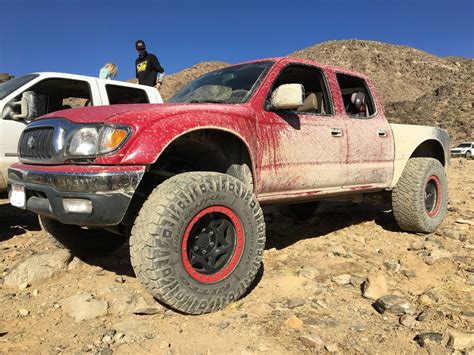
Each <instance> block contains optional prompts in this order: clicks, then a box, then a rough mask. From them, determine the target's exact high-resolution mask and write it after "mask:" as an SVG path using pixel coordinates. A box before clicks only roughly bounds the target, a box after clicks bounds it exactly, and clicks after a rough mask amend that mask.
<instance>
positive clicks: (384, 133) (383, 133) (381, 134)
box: [379, 129, 387, 138]
mask: <svg viewBox="0 0 474 355" xmlns="http://www.w3.org/2000/svg"><path fill="white" fill-rule="evenodd" d="M379 137H381V138H385V137H387V131H386V130H384V129H381V130H380V131H379Z"/></svg>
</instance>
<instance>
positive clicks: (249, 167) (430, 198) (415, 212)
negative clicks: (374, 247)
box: [9, 58, 449, 314]
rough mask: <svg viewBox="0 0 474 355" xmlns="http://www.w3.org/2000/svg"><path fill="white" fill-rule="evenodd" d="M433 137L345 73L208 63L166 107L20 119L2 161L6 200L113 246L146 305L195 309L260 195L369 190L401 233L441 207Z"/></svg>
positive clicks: (214, 299) (243, 245) (299, 207)
mask: <svg viewBox="0 0 474 355" xmlns="http://www.w3.org/2000/svg"><path fill="white" fill-rule="evenodd" d="M448 147H449V136H448V134H447V132H446V131H445V130H442V129H438V128H433V127H423V126H408V125H396V124H389V123H388V122H387V120H386V119H385V116H384V111H383V107H382V103H381V102H380V99H379V97H378V95H377V93H376V90H375V89H374V87H373V85H372V83H371V81H370V80H369V79H368V78H366V77H365V76H363V75H360V74H357V73H354V72H352V71H349V70H346V69H342V68H337V67H330V66H325V65H322V64H318V63H314V62H309V61H304V60H298V59H290V58H274V59H262V60H258V61H253V62H247V63H243V64H238V65H234V66H229V67H226V68H224V69H221V70H217V71H214V72H211V73H208V74H206V75H204V76H202V77H200V78H198V79H196V80H194V81H193V82H191V83H190V84H188V85H187V86H186V87H184V88H183V89H182V90H181V91H180V92H179V93H177V94H176V95H175V96H174V97H173V98H172V99H171V100H170V101H169V102H168V103H167V104H162V105H152V104H143V105H117V106H109V107H91V108H80V109H73V110H64V111H61V112H57V113H52V114H49V115H46V116H43V117H42V118H40V119H38V120H36V121H34V122H33V123H31V124H30V125H28V126H27V128H26V129H25V130H24V132H23V135H22V137H21V139H20V143H19V146H18V156H19V159H20V163H17V164H15V165H13V166H12V167H11V168H10V169H9V187H10V201H11V203H12V204H13V205H15V206H17V207H20V208H25V209H28V210H30V211H33V212H36V213H38V214H39V215H40V222H41V225H42V227H43V229H44V230H45V231H46V232H47V233H48V235H50V236H52V237H53V238H54V239H55V240H56V241H57V242H58V243H59V244H60V245H62V246H63V247H67V248H69V249H70V250H71V251H72V252H74V253H76V254H78V255H84V254H87V253H90V252H93V251H95V252H105V251H107V250H110V249H113V248H116V247H118V246H120V245H122V244H123V243H124V242H125V241H127V240H129V243H130V254H131V261H132V265H133V268H134V270H135V273H136V275H137V277H138V278H139V279H140V281H141V282H142V283H143V284H144V285H145V286H146V287H147V288H148V289H149V291H150V292H151V293H152V294H153V295H154V296H155V297H156V298H158V299H160V300H161V301H163V302H164V303H166V304H168V305H169V306H171V307H174V308H175V309H178V310H180V311H183V312H186V313H193V314H199V313H204V312H211V311H215V310H217V309H220V308H222V307H224V306H225V305H226V304H228V303H229V302H231V301H233V300H236V299H238V298H239V297H240V296H242V294H243V293H244V292H245V291H246V290H247V288H248V287H249V285H250V284H251V282H252V281H253V280H254V278H255V276H256V274H257V272H258V270H259V268H260V264H261V260H262V252H263V249H264V246H265V222H264V216H263V213H262V210H261V208H260V205H263V204H293V205H290V206H293V208H292V210H293V212H295V213H298V212H300V213H306V212H307V211H308V209H311V208H312V207H313V206H314V202H315V201H317V200H320V199H326V198H335V197H337V198H341V197H346V196H353V195H361V194H364V195H367V194H382V195H385V196H387V195H388V196H389V197H390V198H391V200H392V205H393V212H394V215H395V219H396V220H397V222H398V224H399V226H400V228H401V229H404V230H407V231H414V232H426V233H429V232H433V231H434V230H435V229H436V228H437V226H438V225H439V224H440V223H441V222H442V220H443V218H444V215H445V213H446V203H447V181H446V174H445V173H446V170H447V166H448V163H449V148H448Z"/></svg>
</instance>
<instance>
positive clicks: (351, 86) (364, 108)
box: [337, 73, 375, 118]
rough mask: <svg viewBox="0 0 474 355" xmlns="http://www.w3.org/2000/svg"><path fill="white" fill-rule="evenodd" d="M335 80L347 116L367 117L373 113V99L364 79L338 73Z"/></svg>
mask: <svg viewBox="0 0 474 355" xmlns="http://www.w3.org/2000/svg"><path fill="white" fill-rule="evenodd" d="M337 82H338V83H339V87H340V88H341V94H342V99H343V101H344V107H345V109H346V113H347V115H348V116H349V117H354V118H368V117H371V116H373V115H374V114H375V105H374V100H373V98H372V95H371V93H370V91H369V88H368V87H367V84H366V82H365V80H363V79H361V78H358V77H355V76H351V75H347V74H341V73H338V74H337Z"/></svg>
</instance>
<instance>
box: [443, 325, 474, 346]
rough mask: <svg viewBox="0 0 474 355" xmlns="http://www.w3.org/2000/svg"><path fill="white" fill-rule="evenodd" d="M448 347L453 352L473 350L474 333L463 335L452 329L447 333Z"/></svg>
mask: <svg viewBox="0 0 474 355" xmlns="http://www.w3.org/2000/svg"><path fill="white" fill-rule="evenodd" d="M448 346H449V347H450V348H453V349H455V350H471V349H473V348H474V333H463V332H460V331H457V330H453V329H452V330H450V331H449V341H448Z"/></svg>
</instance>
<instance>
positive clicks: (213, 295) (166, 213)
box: [130, 172, 265, 314]
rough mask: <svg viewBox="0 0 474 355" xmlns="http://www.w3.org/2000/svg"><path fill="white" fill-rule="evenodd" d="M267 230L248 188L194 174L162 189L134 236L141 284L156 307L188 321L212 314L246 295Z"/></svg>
mask: <svg viewBox="0 0 474 355" xmlns="http://www.w3.org/2000/svg"><path fill="white" fill-rule="evenodd" d="M264 246H265V223H264V219H263V213H262V210H261V208H260V206H259V204H258V202H257V200H256V198H255V196H254V195H253V193H252V192H251V191H250V189H249V188H248V186H246V185H245V184H244V183H242V182H241V181H240V180H238V179H236V178H234V177H232V176H229V175H226V174H220V173H213V172H206V173H203V172H190V173H184V174H179V175H176V176H174V177H172V178H170V179H168V180H167V181H165V182H164V183H163V184H161V185H159V186H158V187H157V188H155V190H154V191H153V192H152V193H151V195H150V196H149V198H148V200H147V201H146V202H145V203H144V205H143V207H142V209H141V211H140V213H139V215H138V217H137V219H136V221H135V225H134V227H133V229H132V235H131V237H130V255H131V258H132V266H133V268H134V270H135V273H136V275H137V277H138V278H139V279H140V281H141V282H142V283H143V284H144V285H145V286H146V287H147V288H148V290H149V291H150V292H151V293H152V294H153V296H154V297H156V298H157V299H158V300H160V301H162V302H163V303H166V304H167V305H169V306H170V307H173V308H175V309H177V310H179V311H182V312H185V313H190V314H201V313H208V312H213V311H216V310H218V309H221V308H223V307H224V306H225V305H227V304H228V303H230V302H232V301H234V300H237V299H238V298H239V297H241V296H242V295H243V294H244V292H245V291H246V290H247V289H248V287H249V286H250V284H251V283H252V281H253V280H254V278H255V276H256V275H257V272H258V270H259V269H260V264H261V260H262V253H263V248H264Z"/></svg>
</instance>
